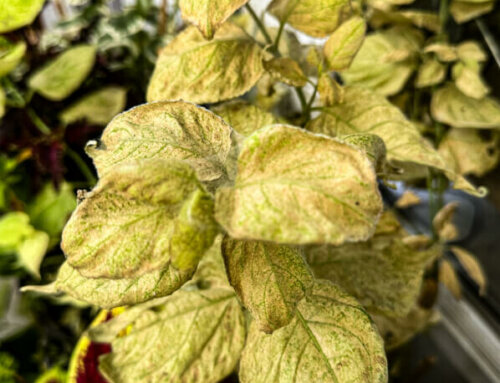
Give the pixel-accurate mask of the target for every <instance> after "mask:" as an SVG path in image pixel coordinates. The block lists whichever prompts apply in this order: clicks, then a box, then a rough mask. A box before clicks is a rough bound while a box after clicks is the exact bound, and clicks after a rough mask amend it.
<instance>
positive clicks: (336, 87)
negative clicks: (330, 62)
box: [318, 73, 344, 106]
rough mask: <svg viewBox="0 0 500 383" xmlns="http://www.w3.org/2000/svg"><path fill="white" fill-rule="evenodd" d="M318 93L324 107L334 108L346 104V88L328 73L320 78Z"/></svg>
mask: <svg viewBox="0 0 500 383" xmlns="http://www.w3.org/2000/svg"><path fill="white" fill-rule="evenodd" d="M318 92H319V96H320V100H321V104H322V105H323V106H332V105H335V104H341V103H342V102H344V88H343V87H342V86H341V85H340V84H339V83H338V82H337V81H336V80H335V79H333V78H332V77H331V76H330V75H329V74H328V73H323V74H322V75H321V76H320V78H319V80H318Z"/></svg>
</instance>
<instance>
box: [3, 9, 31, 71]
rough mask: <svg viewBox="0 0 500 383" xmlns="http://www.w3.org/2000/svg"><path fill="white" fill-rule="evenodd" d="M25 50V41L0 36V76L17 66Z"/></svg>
mask: <svg viewBox="0 0 500 383" xmlns="http://www.w3.org/2000/svg"><path fill="white" fill-rule="evenodd" d="M0 12H1V11H0ZM0 25H1V24H0ZM25 52H26V43H24V41H20V42H17V43H12V42H10V41H9V40H7V39H6V38H4V37H2V36H0V77H3V76H5V75H7V74H9V73H10V72H11V71H12V70H13V69H14V68H15V67H17V65H18V64H19V62H20V61H21V59H22V58H23V56H24V53H25Z"/></svg>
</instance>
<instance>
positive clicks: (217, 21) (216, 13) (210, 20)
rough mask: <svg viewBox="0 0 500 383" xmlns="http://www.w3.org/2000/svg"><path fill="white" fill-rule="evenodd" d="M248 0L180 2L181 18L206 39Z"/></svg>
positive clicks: (191, 0) (210, 37) (192, 0)
mask: <svg viewBox="0 0 500 383" xmlns="http://www.w3.org/2000/svg"><path fill="white" fill-rule="evenodd" d="M247 2H248V0H202V1H199V0H180V2H179V8H180V10H181V12H182V17H183V18H184V19H185V20H187V21H189V22H191V23H193V24H195V25H196V26H197V27H198V29H199V30H200V31H201V33H203V35H204V36H205V37H206V38H207V39H212V38H213V36H214V34H215V32H216V31H217V29H218V28H219V27H220V26H221V25H222V23H224V21H226V20H227V19H228V18H229V16H231V15H232V14H233V13H234V12H235V11H236V10H237V9H238V8H240V7H242V6H243V5H244V4H245V3H247Z"/></svg>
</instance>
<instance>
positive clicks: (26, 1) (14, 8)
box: [0, 0, 45, 33]
mask: <svg viewBox="0 0 500 383" xmlns="http://www.w3.org/2000/svg"><path fill="white" fill-rule="evenodd" d="M44 3H45V0H0V33H5V32H10V31H12V30H14V29H17V28H21V27H24V26H25V25H28V24H31V23H32V22H33V20H35V17H36V16H37V15H38V13H39V12H40V11H41V10H42V7H43V4H44Z"/></svg>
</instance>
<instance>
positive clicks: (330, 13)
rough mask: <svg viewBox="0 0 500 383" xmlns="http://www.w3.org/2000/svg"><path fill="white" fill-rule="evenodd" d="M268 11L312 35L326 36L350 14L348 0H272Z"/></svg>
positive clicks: (282, 20)
mask: <svg viewBox="0 0 500 383" xmlns="http://www.w3.org/2000/svg"><path fill="white" fill-rule="evenodd" d="M267 10H268V12H270V13H271V14H272V15H274V16H275V17H277V18H278V19H279V20H280V22H282V23H289V24H290V25H291V26H292V27H294V28H295V29H298V30H299V31H301V32H304V33H306V34H308V35H310V36H313V37H326V36H328V35H329V34H331V33H332V32H333V31H334V30H336V29H337V27H338V26H339V25H340V24H342V22H343V21H344V20H346V19H347V18H348V17H349V16H350V14H351V8H350V4H349V0H322V1H318V0H273V1H272V2H271V4H270V5H269V7H268V9H267Z"/></svg>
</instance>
